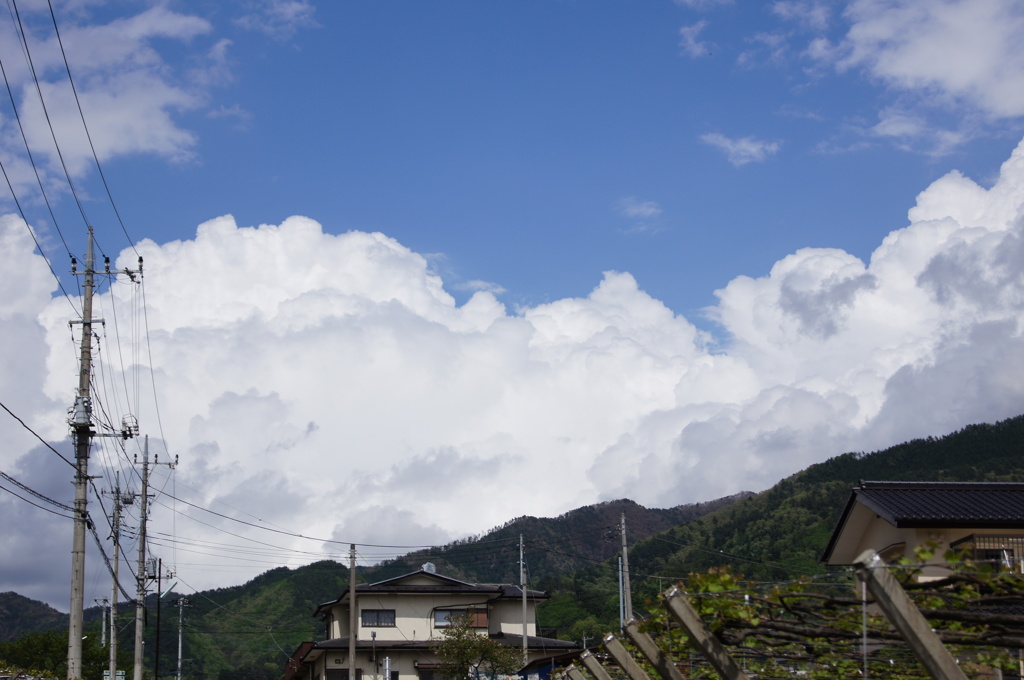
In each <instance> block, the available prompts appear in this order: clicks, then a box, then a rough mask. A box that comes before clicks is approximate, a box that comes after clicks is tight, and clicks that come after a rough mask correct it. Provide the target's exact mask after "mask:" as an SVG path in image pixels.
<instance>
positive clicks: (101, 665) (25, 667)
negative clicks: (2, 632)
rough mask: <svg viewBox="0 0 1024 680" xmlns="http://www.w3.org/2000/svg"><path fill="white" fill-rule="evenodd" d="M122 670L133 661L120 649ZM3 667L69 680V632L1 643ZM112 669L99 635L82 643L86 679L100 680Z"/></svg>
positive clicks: (108, 655)
mask: <svg viewBox="0 0 1024 680" xmlns="http://www.w3.org/2000/svg"><path fill="white" fill-rule="evenodd" d="M117 660H118V663H117V666H118V669H119V670H126V669H130V668H131V666H132V659H131V657H130V656H129V655H128V654H127V653H126V652H125V650H124V649H121V648H119V649H118V659H117ZM0 665H6V666H8V667H10V668H12V669H19V670H20V671H21V672H28V673H29V674H33V675H39V676H42V677H52V678H66V677H67V674H68V632H67V631H66V630H64V631H54V630H50V631H44V632H40V633H26V634H25V635H22V636H21V637H19V638H17V639H15V640H8V641H6V642H0ZM109 669H110V651H109V650H108V649H107V648H106V647H101V646H100V638H99V634H98V633H97V634H95V635H92V634H90V635H88V636H86V637H85V639H83V640H82V677H83V678H87V679H88V680H100V679H101V678H102V677H103V671H105V670H109Z"/></svg>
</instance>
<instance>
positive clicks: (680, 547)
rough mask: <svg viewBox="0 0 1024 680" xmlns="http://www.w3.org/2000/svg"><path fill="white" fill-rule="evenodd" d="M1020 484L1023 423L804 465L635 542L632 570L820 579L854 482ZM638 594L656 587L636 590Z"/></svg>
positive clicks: (973, 427)
mask: <svg viewBox="0 0 1024 680" xmlns="http://www.w3.org/2000/svg"><path fill="white" fill-rule="evenodd" d="M862 479H869V480H892V481H913V480H917V481H1024V416H1021V417H1017V418H1011V419H1008V420H1004V421H1002V422H999V423H996V424H994V425H971V426H969V427H965V428H964V429H962V430H960V431H958V432H955V433H953V434H950V435H947V436H945V437H941V438H938V439H936V438H932V437H929V438H927V439H917V440H914V441H910V442H907V443H905V444H899V445H897V446H893V447H891V448H889V449H886V450H884V451H879V452H875V453H870V454H863V453H847V454H844V455H841V456H836V457H835V458H831V459H829V460H827V461H825V462H824V463H819V464H817V465H812V466H810V467H809V468H807V469H806V470H803V471H802V472H798V473H796V474H795V475H792V476H791V477H788V478H786V479H784V480H782V481H780V482H779V483H778V484H776V485H775V486H773V487H772V488H771V489H769V490H767V491H764V492H762V493H760V494H758V495H756V496H754V497H752V498H748V499H745V500H744V501H742V502H740V503H736V504H734V505H731V506H729V507H725V508H722V509H720V510H718V511H716V512H714V513H711V514H709V515H707V516H706V517H703V518H701V519H698V520H696V521H694V522H690V523H688V524H684V525H681V526H677V527H674V528H672V529H670V530H668V531H666V532H664V533H662V534H658V535H657V536H654V537H651V538H649V539H647V540H645V541H641V542H640V543H639V544H638V545H636V546H635V547H633V548H632V549H631V550H630V555H629V557H630V567H631V570H632V571H635V572H636V573H637V574H643V575H664V576H671V577H682V576H685V575H686V574H689V573H691V572H696V571H705V570H707V569H708V568H709V567H713V566H720V565H724V564H729V565H731V566H732V567H733V568H734V569H735V570H736V571H739V572H741V573H744V574H745V575H747V576H749V577H751V578H756V579H763V580H769V581H770V580H782V579H785V578H789V577H792V576H795V575H799V574H812V573H819V572H821V570H822V567H821V566H820V565H819V564H818V560H819V558H820V557H821V553H822V551H823V550H824V547H825V544H826V542H827V541H828V538H829V536H830V535H831V533H832V530H833V528H834V527H835V523H836V522H837V521H838V519H839V515H840V513H841V512H842V509H843V506H844V505H845V504H846V500H847V498H848V497H849V494H850V490H851V489H852V488H853V486H855V485H856V484H857V483H858V482H859V481H860V480H862ZM644 585H645V587H646V592H648V593H650V592H652V591H653V589H654V588H656V587H657V582H656V580H655V579H651V578H648V579H646V580H645V581H644Z"/></svg>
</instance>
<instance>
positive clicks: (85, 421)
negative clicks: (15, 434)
mask: <svg viewBox="0 0 1024 680" xmlns="http://www.w3.org/2000/svg"><path fill="white" fill-rule="evenodd" d="M92 241H93V239H92V227H89V241H88V245H87V247H86V251H85V252H86V254H85V285H84V289H83V298H82V346H81V356H80V359H79V366H78V394H77V395H76V396H75V406H74V408H73V412H72V416H71V423H70V424H71V431H72V433H73V435H74V439H75V527H74V533H73V535H72V540H71V612H70V615H69V620H68V676H67V677H68V680H78V678H81V677H82V633H83V619H84V608H85V607H84V602H83V598H84V593H85V530H86V523H87V522H88V521H89V515H88V511H87V509H86V504H87V489H86V485H87V484H88V483H89V444H90V441H91V439H92V434H93V430H92V400H91V398H90V396H89V383H90V380H91V378H92V293H93V274H94V272H93V243H92ZM112 680H113V679H112Z"/></svg>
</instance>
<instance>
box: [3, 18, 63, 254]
mask: <svg viewBox="0 0 1024 680" xmlns="http://www.w3.org/2000/svg"><path fill="white" fill-rule="evenodd" d="M11 18H12V19H13V18H14V17H13V15H12V16H11ZM0 73H2V74H3V77H4V85H6V87H7V97H8V98H9V99H10V100H11V109H12V110H13V111H14V120H15V122H16V123H17V124H18V131H19V132H20V133H21V141H22V143H23V144H24V145H25V153H26V154H27V155H28V161H29V164H30V165H31V166H32V170H33V171H34V172H35V175H36V183H37V184H38V185H39V191H40V193H41V194H42V196H43V202H44V203H45V204H46V208H47V210H48V211H49V213H50V219H52V220H53V227H54V229H56V230H57V234H58V235H59V236H60V242H61V243H63V244H64V250H65V251H67V253H68V255H70V254H71V248H70V247H68V243H67V241H66V240H64V233H63V232H62V231H61V230H60V225H59V224H58V223H57V216H56V215H54V213H53V206H51V205H50V199H49V197H47V195H46V189H45V188H44V187H43V178H42V177H40V176H39V166H38V165H36V159H35V156H34V155H33V153H32V147H31V146H29V143H28V137H27V136H26V135H25V128H24V126H23V125H22V124H21V114H20V113H18V104H17V102H16V101H15V99H14V92H13V91H12V90H11V82H10V80H8V79H7V69H5V68H4V66H3V61H2V60H0ZM8 186H10V182H9V181H8ZM11 193H12V194H13V193H14V187H13V186H12V187H11ZM22 218H24V213H22ZM27 223H28V221H27V220H26V224H27ZM40 252H42V251H40Z"/></svg>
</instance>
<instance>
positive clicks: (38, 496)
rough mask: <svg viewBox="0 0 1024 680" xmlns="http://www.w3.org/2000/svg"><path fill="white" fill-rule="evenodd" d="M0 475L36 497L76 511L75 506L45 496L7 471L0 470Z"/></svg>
mask: <svg viewBox="0 0 1024 680" xmlns="http://www.w3.org/2000/svg"><path fill="white" fill-rule="evenodd" d="M0 477H2V478H3V479H5V480H6V481H8V482H10V483H11V484H14V485H15V486H17V487H18V488H20V489H22V490H24V491H27V492H29V493H30V494H32V495H33V496H35V497H36V498H38V499H39V500H41V501H45V502H47V503H49V504H51V505H56V506H57V507H58V508H60V509H61V510H67V511H68V512H74V511H75V509H74V508H73V507H71V506H70V505H66V504H64V503H61V502H60V501H55V500H53V499H52V498H48V497H46V496H44V495H43V494H41V493H39V492H38V491H36V490H34V489H30V488H29V487H27V486H25V485H24V484H22V483H21V482H19V481H18V480H17V479H15V478H14V477H11V476H10V475H9V474H7V473H6V472H0Z"/></svg>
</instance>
